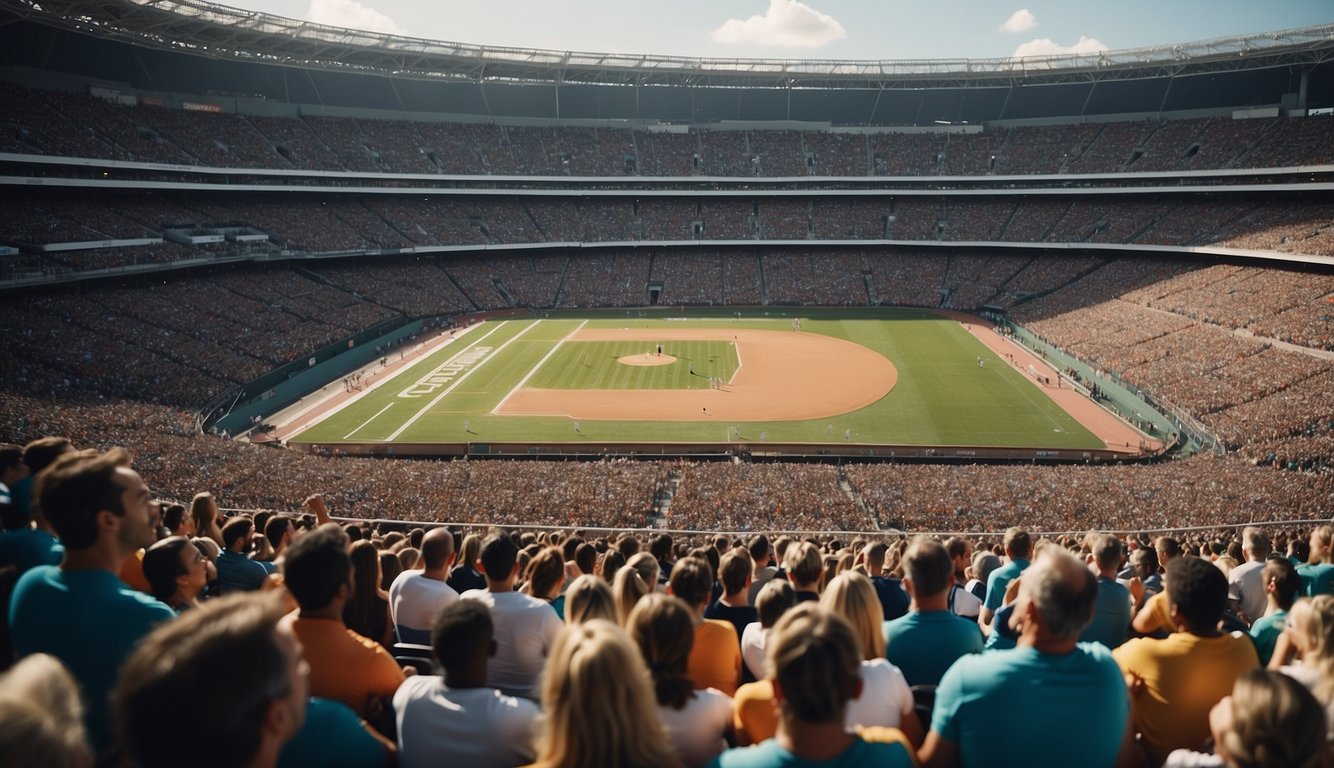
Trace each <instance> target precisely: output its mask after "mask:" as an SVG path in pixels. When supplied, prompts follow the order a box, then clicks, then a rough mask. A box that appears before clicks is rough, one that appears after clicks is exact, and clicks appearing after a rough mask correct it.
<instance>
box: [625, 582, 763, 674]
mask: <svg viewBox="0 0 1334 768" xmlns="http://www.w3.org/2000/svg"><path fill="white" fill-rule="evenodd" d="M712 589H713V571H712V570H711V569H710V568H709V563H708V561H707V560H703V559H701V558H698V557H684V558H681V559H680V560H677V561H676V565H675V566H673V567H672V575H671V578H670V580H669V581H668V582H667V591H668V593H669V594H671V595H674V596H676V597H679V598H680V599H681V601H682V602H684V603H685V604H686V605H687V606H688V607H689V608H690V613H691V616H692V620H693V622H694V626H695V642H694V647H693V648H692V649H691V651H690V662H689V664H688V667H687V668H688V673H687V674H689V676H690V679H691V681H693V682H694V683H695V687H696V688H698V689H701V690H702V689H705V688H716V689H718V690H720V691H722V692H723V693H724V694H726V695H728V696H732V695H733V694H735V693H736V689H737V686H738V685H740V684H741V641H740V640H739V639H737V636H736V629H734V628H733V627H732V624H731V623H730V622H726V621H714V620H712V619H706V618H704V609H705V608H706V607H708V605H709V598H710V596H711V594H712ZM627 626H628V625H627Z"/></svg>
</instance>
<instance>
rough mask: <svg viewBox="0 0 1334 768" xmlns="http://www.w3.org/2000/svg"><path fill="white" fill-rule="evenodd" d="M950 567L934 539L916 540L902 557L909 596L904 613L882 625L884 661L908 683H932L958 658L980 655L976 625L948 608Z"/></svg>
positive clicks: (919, 537) (940, 545) (937, 681)
mask: <svg viewBox="0 0 1334 768" xmlns="http://www.w3.org/2000/svg"><path fill="white" fill-rule="evenodd" d="M953 585H954V565H953V562H952V560H951V559H950V556H949V553H948V552H947V551H946V550H945V547H944V545H942V544H941V543H940V542H939V541H937V540H936V539H933V538H930V537H928V536H918V537H917V538H915V539H913V541H912V543H911V544H910V545H909V546H908V550H907V551H906V552H904V554H903V587H904V589H906V590H907V591H908V594H909V595H910V596H911V597H912V606H911V610H910V611H909V613H908V615H906V616H902V617H900V618H897V619H894V620H893V621H887V622H885V637H886V638H887V639H888V643H887V644H886V646H887V647H886V651H885V657H886V658H888V659H889V661H890V663H891V664H893V665H894V666H896V667H898V668H899V669H901V670H902V671H903V676H904V677H905V678H906V679H907V680H908V685H936V684H937V683H939V682H940V678H941V677H942V676H943V675H944V674H945V670H947V669H949V668H950V665H951V664H953V663H954V662H955V661H956V660H957V659H958V658H959V657H960V656H965V655H967V654H970V653H981V652H982V633H981V631H979V630H978V628H977V624H976V622H972V621H969V620H968V619H965V618H962V617H959V616H956V615H955V614H954V613H953V612H951V611H950V610H949V595H950V587H952V586H953Z"/></svg>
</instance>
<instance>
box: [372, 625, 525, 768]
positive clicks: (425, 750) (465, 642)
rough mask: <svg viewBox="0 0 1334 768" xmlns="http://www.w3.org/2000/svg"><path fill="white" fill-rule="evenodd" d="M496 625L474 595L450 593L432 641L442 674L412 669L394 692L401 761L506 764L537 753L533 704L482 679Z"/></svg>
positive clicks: (407, 765)
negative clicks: (414, 672)
mask: <svg viewBox="0 0 1334 768" xmlns="http://www.w3.org/2000/svg"><path fill="white" fill-rule="evenodd" d="M493 631H494V625H493V624H492V622H491V613H490V611H488V610H487V608H486V606H485V605H483V604H482V603H480V602H478V601H476V600H459V601H455V602H453V603H450V604H449V605H447V606H445V607H444V608H443V609H441V610H440V612H439V613H438V614H437V615H436V618H435V625H434V626H433V627H432V630H431V646H432V650H433V653H434V654H435V658H436V660H437V661H439V662H440V666H442V667H443V668H444V677H443V678H440V677H437V676H435V675H416V676H412V677H409V678H408V679H407V680H404V681H403V684H402V685H400V686H399V687H398V691H397V692H396V693H395V694H394V716H395V717H396V718H397V721H398V756H399V764H400V765H402V766H403V768H418V767H420V768H427V767H428V766H438V765H468V766H477V768H487V767H488V766H494V767H495V768H505V767H506V766H515V765H524V764H526V763H528V762H530V761H532V759H533V757H534V756H535V755H536V752H535V751H534V749H533V738H534V732H535V730H536V724H537V719H538V715H539V712H538V709H537V705H535V704H534V703H533V702H531V701H529V700H527V699H521V698H515V697H513V696H506V695H504V694H502V693H501V692H500V691H498V690H496V689H495V688H489V687H487V685H486V666H487V663H488V661H489V659H490V658H491V656H492V655H493V654H494V653H495V651H496V644H495V641H494V640H493V639H492V636H493Z"/></svg>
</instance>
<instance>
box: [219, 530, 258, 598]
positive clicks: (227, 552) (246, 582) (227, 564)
mask: <svg viewBox="0 0 1334 768" xmlns="http://www.w3.org/2000/svg"><path fill="white" fill-rule="evenodd" d="M254 535H255V524H254V523H253V522H252V521H251V520H250V518H249V517H247V516H245V515H238V516H237V517H233V518H232V519H231V520H228V521H227V524H226V525H224V526H223V527H222V552H220V553H219V554H218V560H217V563H216V564H217V567H218V586H219V588H220V589H221V591H222V594H224V595H229V594H231V593H233V592H253V591H255V590H257V589H263V588H264V587H265V586H266V585H267V583H268V580H269V574H270V573H272V571H270V570H269V569H268V568H267V567H265V564H264V563H260V562H257V561H255V560H251V559H250V558H249V557H247V556H246V553H247V552H249V551H250V541H251V539H253V538H254Z"/></svg>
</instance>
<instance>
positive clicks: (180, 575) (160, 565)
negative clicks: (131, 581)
mask: <svg viewBox="0 0 1334 768" xmlns="http://www.w3.org/2000/svg"><path fill="white" fill-rule="evenodd" d="M206 563H207V560H206V559H205V558H204V553H202V552H200V551H199V547H196V546H195V545H194V543H193V542H191V541H190V540H189V539H187V538H186V537H184V536H168V537H167V538H165V539H163V540H161V541H159V542H157V543H155V544H154V545H153V546H151V547H149V548H148V549H147V550H146V551H145V552H144V578H146V579H148V586H149V588H150V589H151V591H152V594H153V597H156V598H157V599H158V600H161V601H162V602H163V603H165V604H166V605H167V607H168V608H170V609H172V610H173V611H175V612H177V613H180V612H182V611H184V610H186V609H188V608H194V607H195V606H197V605H199V596H200V595H201V594H203V592H204V585H205V584H207V583H208V571H207V569H206V567H205V564H206Z"/></svg>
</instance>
